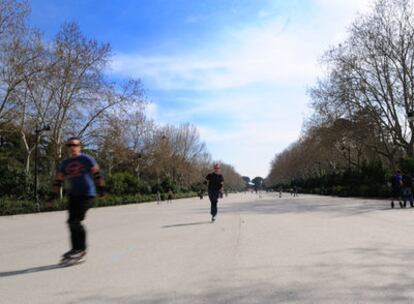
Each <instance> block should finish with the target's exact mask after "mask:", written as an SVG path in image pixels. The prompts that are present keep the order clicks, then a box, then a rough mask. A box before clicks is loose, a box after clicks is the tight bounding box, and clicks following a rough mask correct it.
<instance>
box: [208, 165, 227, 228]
mask: <svg viewBox="0 0 414 304" xmlns="http://www.w3.org/2000/svg"><path fill="white" fill-rule="evenodd" d="M206 183H207V184H208V197H209V199H210V203H211V209H210V214H211V221H212V222H214V221H215V220H216V216H217V201H218V198H219V196H220V193H223V185H224V178H223V175H221V173H220V165H219V164H215V165H214V172H212V173H210V174H208V175H207V176H206Z"/></svg>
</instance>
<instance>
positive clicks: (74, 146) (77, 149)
mask: <svg viewBox="0 0 414 304" xmlns="http://www.w3.org/2000/svg"><path fill="white" fill-rule="evenodd" d="M66 148H67V150H68V154H69V157H77V156H79V155H80V154H81V141H80V139H79V137H70V138H69V139H68V140H67V141H66Z"/></svg>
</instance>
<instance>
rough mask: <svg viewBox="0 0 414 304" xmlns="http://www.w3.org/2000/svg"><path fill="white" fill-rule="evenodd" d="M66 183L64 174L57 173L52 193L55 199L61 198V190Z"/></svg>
mask: <svg viewBox="0 0 414 304" xmlns="http://www.w3.org/2000/svg"><path fill="white" fill-rule="evenodd" d="M64 182H65V175H64V174H63V173H62V172H60V171H57V172H56V175H55V179H54V181H53V187H52V192H53V195H54V197H55V198H57V197H58V196H59V192H60V189H61V188H62V186H63V183H64Z"/></svg>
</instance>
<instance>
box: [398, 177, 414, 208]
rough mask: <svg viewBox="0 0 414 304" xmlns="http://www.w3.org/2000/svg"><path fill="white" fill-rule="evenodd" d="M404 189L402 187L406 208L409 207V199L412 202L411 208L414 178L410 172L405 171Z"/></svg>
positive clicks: (402, 178) (402, 179) (402, 180)
mask: <svg viewBox="0 0 414 304" xmlns="http://www.w3.org/2000/svg"><path fill="white" fill-rule="evenodd" d="M401 183H402V189H401V196H402V199H403V206H404V208H406V207H407V201H409V202H410V206H411V208H413V207H414V206H413V193H412V187H413V178H412V177H411V175H410V174H408V173H404V174H403V175H402V177H401Z"/></svg>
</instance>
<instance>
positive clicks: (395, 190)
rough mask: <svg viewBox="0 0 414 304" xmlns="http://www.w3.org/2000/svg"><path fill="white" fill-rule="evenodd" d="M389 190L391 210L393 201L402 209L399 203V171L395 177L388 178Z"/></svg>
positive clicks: (400, 178)
mask: <svg viewBox="0 0 414 304" xmlns="http://www.w3.org/2000/svg"><path fill="white" fill-rule="evenodd" d="M390 183H391V189H392V194H391V195H392V197H391V208H394V200H397V201H399V204H400V207H401V208H402V207H403V204H402V202H401V184H402V177H401V171H400V170H397V172H395V175H393V176H392V177H391V178H390Z"/></svg>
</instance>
